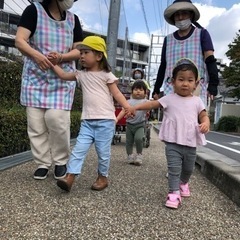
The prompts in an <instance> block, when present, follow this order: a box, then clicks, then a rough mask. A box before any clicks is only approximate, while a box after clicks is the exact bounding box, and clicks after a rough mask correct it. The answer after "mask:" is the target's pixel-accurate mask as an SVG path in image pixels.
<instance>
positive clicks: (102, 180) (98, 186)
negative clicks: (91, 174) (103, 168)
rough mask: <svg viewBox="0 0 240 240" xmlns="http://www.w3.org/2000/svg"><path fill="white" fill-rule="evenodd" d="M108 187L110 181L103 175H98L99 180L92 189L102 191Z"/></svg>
mask: <svg viewBox="0 0 240 240" xmlns="http://www.w3.org/2000/svg"><path fill="white" fill-rule="evenodd" d="M107 186H108V179H107V177H104V176H102V175H100V174H99V175H98V178H97V180H96V182H95V183H93V185H92V187H91V189H92V190H97V191H101V190H103V189H104V188H106V187H107Z"/></svg>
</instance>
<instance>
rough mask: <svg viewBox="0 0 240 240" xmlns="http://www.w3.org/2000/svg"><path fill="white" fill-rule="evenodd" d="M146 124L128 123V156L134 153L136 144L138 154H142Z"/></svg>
mask: <svg viewBox="0 0 240 240" xmlns="http://www.w3.org/2000/svg"><path fill="white" fill-rule="evenodd" d="M144 125H145V123H137V124H129V123H127V129H126V151H127V155H130V154H132V153H133V145H134V142H135V144H136V152H137V153H138V154H142V150H143V137H144Z"/></svg>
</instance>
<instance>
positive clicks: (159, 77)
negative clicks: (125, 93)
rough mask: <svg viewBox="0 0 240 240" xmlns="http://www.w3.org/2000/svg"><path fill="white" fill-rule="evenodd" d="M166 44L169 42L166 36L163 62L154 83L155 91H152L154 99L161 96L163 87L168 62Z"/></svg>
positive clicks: (162, 56)
mask: <svg viewBox="0 0 240 240" xmlns="http://www.w3.org/2000/svg"><path fill="white" fill-rule="evenodd" d="M166 44H167V39H166V37H165V38H164V42H163V47H162V54H161V64H160V66H159V69H158V73H157V79H156V82H155V84H154V89H153V93H152V97H153V98H154V99H158V98H159V94H160V88H161V87H162V84H163V80H164V76H165V71H166V65H167V63H166Z"/></svg>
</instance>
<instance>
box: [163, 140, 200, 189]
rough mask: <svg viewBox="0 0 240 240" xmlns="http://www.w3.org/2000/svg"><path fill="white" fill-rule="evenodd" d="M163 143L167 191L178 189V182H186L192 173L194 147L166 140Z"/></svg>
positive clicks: (194, 160)
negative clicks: (166, 170) (166, 171)
mask: <svg viewBox="0 0 240 240" xmlns="http://www.w3.org/2000/svg"><path fill="white" fill-rule="evenodd" d="M165 144H166V146H165V153H166V158H167V164H168V186H169V192H173V191H178V190H179V185H180V183H181V182H183V183H187V182H188V181H189V179H190V177H191V175H192V173H193V170H194V167H195V162H196V157H197V154H196V147H188V146H182V145H179V144H176V143H168V142H166V143H165Z"/></svg>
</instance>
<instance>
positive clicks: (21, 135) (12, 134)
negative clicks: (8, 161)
mask: <svg viewBox="0 0 240 240" xmlns="http://www.w3.org/2000/svg"><path fill="white" fill-rule="evenodd" d="M29 149H30V146H29V140H28V135H27V119H26V111H25V109H24V108H23V107H22V108H21V107H18V108H12V109H9V110H5V109H2V110H1V111H0V157H5V156H8V155H12V154H15V153H19V152H24V151H27V150H29Z"/></svg>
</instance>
